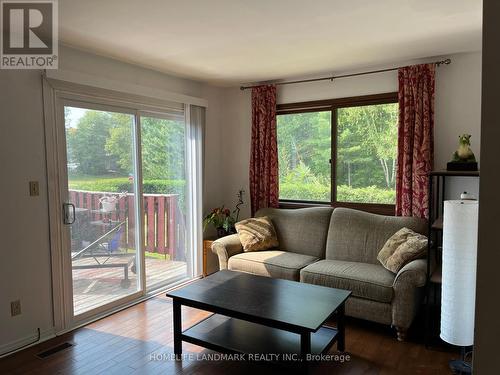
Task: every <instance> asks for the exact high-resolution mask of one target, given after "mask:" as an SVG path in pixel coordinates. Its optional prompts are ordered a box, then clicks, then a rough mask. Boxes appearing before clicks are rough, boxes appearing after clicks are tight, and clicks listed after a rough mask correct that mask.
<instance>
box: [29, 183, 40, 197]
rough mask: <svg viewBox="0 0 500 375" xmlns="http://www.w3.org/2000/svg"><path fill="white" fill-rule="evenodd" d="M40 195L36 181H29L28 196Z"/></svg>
mask: <svg viewBox="0 0 500 375" xmlns="http://www.w3.org/2000/svg"><path fill="white" fill-rule="evenodd" d="M38 195H40V186H39V184H38V181H30V196H32V197H38Z"/></svg>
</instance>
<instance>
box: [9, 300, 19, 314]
mask: <svg viewBox="0 0 500 375" xmlns="http://www.w3.org/2000/svg"><path fill="white" fill-rule="evenodd" d="M16 315H21V301H20V300H17V301H12V302H11V303H10V316H16Z"/></svg>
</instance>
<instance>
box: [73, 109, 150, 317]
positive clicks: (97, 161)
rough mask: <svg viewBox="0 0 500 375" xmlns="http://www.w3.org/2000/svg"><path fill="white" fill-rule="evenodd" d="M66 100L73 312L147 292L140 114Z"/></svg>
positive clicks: (76, 312) (93, 308)
mask: <svg viewBox="0 0 500 375" xmlns="http://www.w3.org/2000/svg"><path fill="white" fill-rule="evenodd" d="M76 105H78V103H77V104H74V105H73V104H68V105H65V106H64V123H65V130H66V165H67V176H68V178H67V181H68V182H67V194H68V200H67V204H65V205H64V212H65V224H66V225H67V226H68V228H69V231H70V248H71V250H70V252H71V276H72V287H73V288H72V289H73V314H74V315H75V316H78V315H82V314H85V313H87V312H89V311H93V310H96V309H99V308H101V307H103V306H107V305H109V304H111V303H113V302H115V301H117V300H122V299H124V298H126V297H128V296H130V295H133V294H134V293H137V292H140V291H141V283H140V274H141V267H138V265H139V264H140V261H141V259H140V257H139V256H140V252H139V249H140V247H139V246H138V244H139V242H138V238H139V236H140V234H139V231H138V227H137V225H136V224H137V219H136V218H137V216H138V212H137V204H136V202H137V200H138V196H137V189H136V184H135V183H134V181H135V180H136V179H137V175H138V173H137V172H138V171H137V161H136V158H135V153H134V143H135V139H136V135H135V124H136V123H135V116H134V114H131V113H124V112H123V109H121V110H118V109H115V110H97V109H91V108H88V105H87V108H85V107H83V106H76Z"/></svg>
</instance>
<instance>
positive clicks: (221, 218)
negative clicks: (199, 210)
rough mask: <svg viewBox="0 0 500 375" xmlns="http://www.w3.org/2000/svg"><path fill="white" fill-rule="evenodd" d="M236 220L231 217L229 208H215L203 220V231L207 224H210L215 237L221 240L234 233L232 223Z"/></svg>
mask: <svg viewBox="0 0 500 375" xmlns="http://www.w3.org/2000/svg"><path fill="white" fill-rule="evenodd" d="M235 222H236V220H235V219H234V218H233V217H232V216H231V211H230V210H229V208H224V206H222V207H216V208H214V209H213V210H212V211H211V212H210V213H209V214H208V215H207V216H205V218H204V219H203V230H205V229H206V227H207V225H208V224H212V225H213V226H214V227H215V229H216V230H217V237H218V238H221V237H224V236H227V235H228V234H231V233H235V229H234V223H235Z"/></svg>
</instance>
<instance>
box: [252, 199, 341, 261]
mask: <svg viewBox="0 0 500 375" xmlns="http://www.w3.org/2000/svg"><path fill="white" fill-rule="evenodd" d="M332 211H333V209H332V208H330V207H313V208H299V209H291V210H287V209H279V208H264V209H261V210H259V211H257V213H256V214H255V216H257V217H261V216H268V217H270V218H271V220H272V222H273V224H274V228H275V229H276V234H277V235H278V242H279V249H280V250H283V251H290V252H292V253H297V254H304V255H310V256H314V257H318V258H322V259H324V258H325V245H326V236H327V233H328V225H329V223H330V218H331V216H332Z"/></svg>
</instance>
